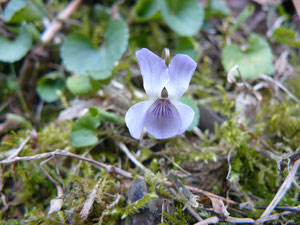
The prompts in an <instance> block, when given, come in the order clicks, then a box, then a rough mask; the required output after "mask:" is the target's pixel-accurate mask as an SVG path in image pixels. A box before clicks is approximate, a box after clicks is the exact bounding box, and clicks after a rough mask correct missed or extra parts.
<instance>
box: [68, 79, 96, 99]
mask: <svg viewBox="0 0 300 225" xmlns="http://www.w3.org/2000/svg"><path fill="white" fill-rule="evenodd" d="M67 87H68V89H69V90H70V91H71V93H72V94H74V95H84V94H87V93H89V92H92V91H93V86H92V84H91V80H90V78H89V77H88V76H79V77H77V76H76V77H69V78H68V80H67Z"/></svg>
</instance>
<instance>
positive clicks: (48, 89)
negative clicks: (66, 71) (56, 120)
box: [37, 72, 65, 102]
mask: <svg viewBox="0 0 300 225" xmlns="http://www.w3.org/2000/svg"><path fill="white" fill-rule="evenodd" d="M64 86H65V85H64V80H63V79H61V78H59V77H58V76H57V73H56V72H54V73H50V74H47V75H46V76H45V77H43V78H41V79H40V80H39V81H38V84H37V93H38V94H39V96H40V98H41V99H43V100H44V101H45V102H54V101H56V100H58V99H59V96H58V93H57V92H58V91H63V89H64Z"/></svg>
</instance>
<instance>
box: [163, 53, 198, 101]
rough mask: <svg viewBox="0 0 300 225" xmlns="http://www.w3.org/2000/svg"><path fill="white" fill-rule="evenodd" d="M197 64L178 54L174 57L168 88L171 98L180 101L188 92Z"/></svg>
mask: <svg viewBox="0 0 300 225" xmlns="http://www.w3.org/2000/svg"><path fill="white" fill-rule="evenodd" d="M196 67H197V63H196V62H195V61H194V60H192V59H191V58H190V57H189V56H187V55H183V54H178V55H176V56H174V58H173V59H172V61H171V64H170V66H169V76H170V81H169V83H168V84H167V86H166V88H167V90H168V93H169V97H170V98H174V99H177V100H179V99H180V98H181V97H182V95H183V94H184V92H185V91H186V90H187V88H188V86H189V83H190V81H191V78H192V76H193V73H194V71H195V69H196Z"/></svg>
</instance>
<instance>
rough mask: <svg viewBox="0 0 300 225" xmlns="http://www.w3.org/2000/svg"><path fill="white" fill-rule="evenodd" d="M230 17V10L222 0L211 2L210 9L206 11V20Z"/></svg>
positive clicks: (210, 0) (212, 0) (211, 0)
mask: <svg viewBox="0 0 300 225" xmlns="http://www.w3.org/2000/svg"><path fill="white" fill-rule="evenodd" d="M229 15H230V9H229V8H228V7H227V6H226V5H225V4H224V3H223V2H221V1H220V0H209V3H208V7H207V8H206V9H205V19H209V18H211V17H218V18H222V17H225V16H229Z"/></svg>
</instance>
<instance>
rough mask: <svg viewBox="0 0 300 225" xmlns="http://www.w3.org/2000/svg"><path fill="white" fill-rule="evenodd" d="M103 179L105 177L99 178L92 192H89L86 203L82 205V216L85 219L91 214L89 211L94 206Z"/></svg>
mask: <svg viewBox="0 0 300 225" xmlns="http://www.w3.org/2000/svg"><path fill="white" fill-rule="evenodd" d="M102 181H103V179H102V178H101V179H99V180H98V182H97V184H96V185H95V186H94V188H93V190H92V192H91V193H90V194H89V197H88V198H87V200H86V201H85V202H84V205H83V207H82V210H81V212H80V214H79V215H80V217H81V218H82V219H84V220H86V218H87V217H88V215H89V212H90V211H91V209H92V208H93V203H94V201H95V199H96V196H97V190H98V188H99V186H100V184H101V182H102Z"/></svg>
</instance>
